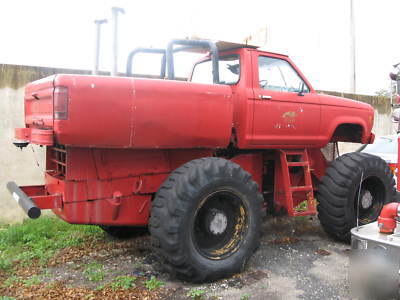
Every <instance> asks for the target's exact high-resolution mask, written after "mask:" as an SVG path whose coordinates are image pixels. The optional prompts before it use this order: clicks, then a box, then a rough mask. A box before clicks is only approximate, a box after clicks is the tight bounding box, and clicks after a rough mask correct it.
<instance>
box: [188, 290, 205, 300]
mask: <svg viewBox="0 0 400 300" xmlns="http://www.w3.org/2000/svg"><path fill="white" fill-rule="evenodd" d="M205 293H206V291H205V290H201V289H195V288H193V289H190V291H189V292H188V293H187V294H186V296H188V297H190V298H192V299H196V300H200V299H203V298H204V296H205Z"/></svg>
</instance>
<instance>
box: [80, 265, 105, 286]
mask: <svg viewBox="0 0 400 300" xmlns="http://www.w3.org/2000/svg"><path fill="white" fill-rule="evenodd" d="M83 274H84V275H85V276H86V278H87V279H88V280H89V281H94V282H98V281H102V280H103V279H104V276H105V275H106V273H105V272H104V270H103V265H101V264H99V263H97V262H91V263H90V264H88V265H87V266H86V268H85V269H84V270H83Z"/></svg>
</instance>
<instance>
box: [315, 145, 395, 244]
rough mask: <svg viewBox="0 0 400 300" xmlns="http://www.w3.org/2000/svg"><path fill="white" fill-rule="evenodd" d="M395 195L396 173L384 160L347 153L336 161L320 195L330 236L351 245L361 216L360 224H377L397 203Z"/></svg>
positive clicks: (320, 212)
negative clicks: (388, 205)
mask: <svg viewBox="0 0 400 300" xmlns="http://www.w3.org/2000/svg"><path fill="white" fill-rule="evenodd" d="M361 176H362V184H361V191H359V186H360V181H361ZM395 194H396V189H395V182H394V179H393V174H392V172H391V171H390V169H389V167H388V165H387V163H386V162H385V161H384V160H383V159H381V158H380V157H377V156H374V155H371V154H367V153H360V152H354V153H347V154H344V155H342V156H340V157H338V158H337V159H336V160H334V161H333V162H332V163H331V165H330V166H329V168H328V169H327V171H326V173H325V175H324V176H323V178H322V182H321V184H320V185H319V187H318V192H317V199H318V217H319V220H320V222H321V225H322V227H323V228H324V230H325V231H326V232H327V233H328V234H329V235H331V236H332V237H333V238H335V239H336V240H339V241H343V242H349V241H350V229H351V228H353V227H355V226H356V220H357V215H358V220H359V224H360V225H364V224H368V223H371V222H373V221H375V220H376V219H377V218H378V216H379V214H380V212H381V210H382V207H383V205H384V204H386V203H388V202H392V201H394V198H395ZM359 195H360V201H359V202H358V201H357V200H358V197H359ZM357 207H358V209H359V212H358V214H357Z"/></svg>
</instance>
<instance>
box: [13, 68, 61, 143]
mask: <svg viewBox="0 0 400 300" xmlns="http://www.w3.org/2000/svg"><path fill="white" fill-rule="evenodd" d="M54 79H55V76H50V77H46V78H43V79H40V80H37V81H34V82H32V83H29V84H28V85H27V86H26V87H25V96H24V102H25V128H15V138H16V139H17V141H16V142H15V144H16V145H17V144H25V145H26V144H27V143H33V144H38V145H44V146H52V145H53V109H54V108H53V96H54Z"/></svg>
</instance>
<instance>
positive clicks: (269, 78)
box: [258, 56, 310, 93]
mask: <svg viewBox="0 0 400 300" xmlns="http://www.w3.org/2000/svg"><path fill="white" fill-rule="evenodd" d="M258 76H259V83H260V87H261V88H262V89H265V90H272V91H280V92H297V93H298V92H301V91H303V92H304V93H308V92H310V89H309V88H308V87H307V85H306V84H305V82H304V81H303V80H302V79H301V78H300V76H299V75H298V74H297V72H296V71H295V70H294V69H293V68H292V66H291V65H290V64H289V63H288V62H287V61H286V60H282V59H279V58H273V57H267V56H259V57H258Z"/></svg>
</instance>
